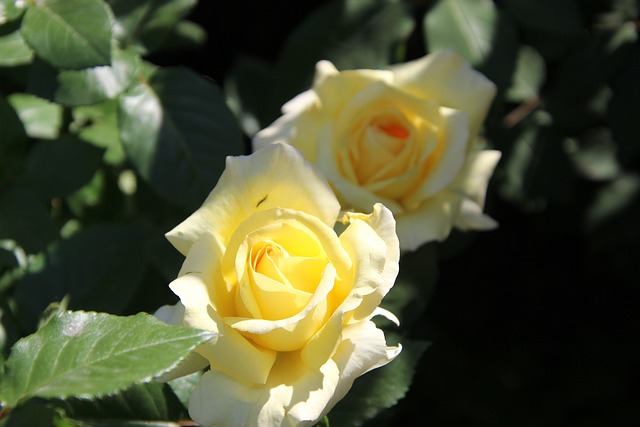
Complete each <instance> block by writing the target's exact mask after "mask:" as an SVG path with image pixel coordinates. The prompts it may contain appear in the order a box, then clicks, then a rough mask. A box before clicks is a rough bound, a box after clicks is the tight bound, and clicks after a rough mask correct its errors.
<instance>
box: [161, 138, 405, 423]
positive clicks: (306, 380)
mask: <svg viewBox="0 0 640 427" xmlns="http://www.w3.org/2000/svg"><path fill="white" fill-rule="evenodd" d="M339 211H340V205H339V203H338V201H337V199H336V197H335V195H334V193H333V191H332V190H331V187H330V186H329V184H328V183H327V181H326V179H325V178H324V177H323V176H322V175H320V173H319V172H318V171H317V170H316V169H315V168H314V167H313V166H312V165H311V164H309V163H308V162H306V161H305V160H304V159H303V158H302V156H301V155H300V153H298V152H297V150H295V149H294V148H292V147H290V146H287V145H284V144H274V145H271V146H270V147H267V148H265V149H264V150H260V151H259V152H257V153H254V154H252V155H250V156H241V157H228V158H227V164H226V169H225V171H224V173H223V174H222V176H221V177H220V180H219V182H218V184H217V185H216V187H215V188H214V189H213V191H212V192H211V194H210V195H209V197H208V198H207V199H206V201H205V202H204V204H203V205H202V207H200V208H199V209H198V210H197V211H196V212H195V213H193V214H192V215H191V216H190V217H189V218H187V219H186V220H185V221H184V222H182V223H181V224H180V225H178V226H177V227H176V228H175V229H173V230H172V231H171V232H169V233H168V234H167V237H168V239H169V241H170V242H171V243H172V244H173V245H174V246H175V247H176V248H177V249H178V250H179V251H180V252H182V253H183V254H184V255H185V256H186V259H185V261H184V264H183V267H182V269H181V271H180V272H179V276H178V278H177V279H176V280H174V281H173V282H172V283H171V285H170V287H171V289H172V291H173V292H174V293H176V295H178V296H179V297H180V302H179V303H178V304H177V305H175V306H164V307H162V308H161V309H160V310H158V312H157V313H156V316H157V317H159V318H160V319H162V320H164V321H166V322H168V323H182V324H184V325H186V326H191V327H195V328H200V329H204V330H208V331H214V332H216V333H217V338H216V339H214V340H211V341H210V342H207V343H206V344H204V345H202V346H200V347H198V348H197V349H196V351H195V353H193V355H192V357H191V358H190V359H188V360H187V362H185V363H184V364H183V365H182V366H180V367H179V368H178V369H177V370H176V371H175V372H173V373H171V375H170V376H169V377H165V378H164V379H165V380H167V379H169V378H171V377H175V376H179V375H183V374H186V373H188V372H192V371H195V370H198V369H201V368H203V367H205V366H206V365H209V366H210V370H209V371H207V372H206V373H205V374H204V375H203V376H202V378H201V381H200V383H199V385H198V386H197V387H196V389H195V391H194V392H193V394H192V395H191V398H190V402H189V413H190V415H191V416H192V417H193V418H194V419H195V420H196V421H198V422H199V423H202V424H204V425H216V426H238V427H239V426H297V425H311V424H313V423H314V422H316V421H317V420H318V419H320V418H321V417H322V416H323V415H324V414H326V413H327V412H328V411H329V410H330V409H331V408H332V407H333V405H335V403H337V401H338V400H340V399H341V398H342V397H343V396H344V395H345V394H346V392H347V391H348V390H349V388H350V387H351V385H352V383H353V381H354V379H355V378H357V377H358V376H360V375H362V374H364V373H365V372H367V371H369V370H371V369H373V368H376V367H379V366H382V365H384V364H386V363H388V362H389V361H391V360H392V359H393V358H394V357H395V356H396V355H397V354H398V353H399V352H400V346H397V347H388V346H387V345H386V343H385V337H384V334H383V332H382V331H381V330H380V329H378V328H376V326H375V324H374V323H373V322H372V321H371V318H372V317H373V316H375V315H378V314H382V315H385V316H387V317H388V318H390V319H391V320H395V317H394V316H393V315H392V314H391V313H388V312H386V311H385V310H383V309H381V308H379V307H378V305H379V303H380V301H381V300H382V297H383V296H384V295H385V294H386V293H387V292H388V291H389V289H390V288H391V287H392V285H393V283H394V280H395V277H396V275H397V273H398V260H399V256H400V250H399V245H398V239H397V236H396V233H395V221H394V219H393V216H392V214H391V212H390V211H389V210H388V209H386V208H385V207H384V206H382V205H380V204H377V205H375V207H374V209H373V213H372V214H370V215H365V214H356V213H353V214H347V215H346V216H345V218H344V221H345V222H346V223H348V226H347V227H346V229H345V230H344V231H343V232H342V233H341V234H340V235H339V236H338V235H337V234H336V232H335V231H334V229H333V226H334V224H335V223H336V220H337V219H338V215H339ZM396 321H397V320H396Z"/></svg>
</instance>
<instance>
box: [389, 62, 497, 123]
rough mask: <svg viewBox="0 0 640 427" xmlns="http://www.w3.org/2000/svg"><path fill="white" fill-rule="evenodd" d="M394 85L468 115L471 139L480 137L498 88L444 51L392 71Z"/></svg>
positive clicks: (468, 65)
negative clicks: (483, 123) (476, 136)
mask: <svg viewBox="0 0 640 427" xmlns="http://www.w3.org/2000/svg"><path fill="white" fill-rule="evenodd" d="M391 70H392V71H393V73H394V75H395V84H396V85H397V86H398V87H400V88H401V89H404V90H406V91H408V92H411V93H417V94H421V95H422V96H424V97H425V98H436V99H438V100H439V101H440V103H441V104H442V105H444V106H445V107H449V108H453V109H456V110H461V111H465V112H466V113H467V114H469V128H470V135H477V133H478V132H479V131H480V127H481V126H482V122H483V120H484V118H485V117H486V115H487V112H488V111H489V107H490V106H491V101H492V100H493V97H494V96H495V93H496V86H495V85H494V84H493V83H492V82H491V81H490V80H489V79H487V78H486V77H485V76H483V75H482V74H480V73H477V72H475V71H474V70H473V69H472V68H471V65H470V64H469V63H468V62H467V61H465V60H464V59H463V58H462V57H461V56H460V55H458V54H457V53H455V52H453V51H451V50H443V51H440V52H436V53H433V54H431V55H427V56H424V57H422V58H420V59H416V60H415V61H411V62H405V63H403V64H398V65H396V66H394V67H392V68H391Z"/></svg>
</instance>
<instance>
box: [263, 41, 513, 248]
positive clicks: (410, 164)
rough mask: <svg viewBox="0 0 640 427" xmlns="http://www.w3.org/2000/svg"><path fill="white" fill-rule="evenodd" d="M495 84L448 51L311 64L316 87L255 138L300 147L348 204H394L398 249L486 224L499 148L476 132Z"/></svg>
mask: <svg viewBox="0 0 640 427" xmlns="http://www.w3.org/2000/svg"><path fill="white" fill-rule="evenodd" d="M494 94H495V86H494V84H493V83H491V82H490V81H489V80H487V79H486V78H485V77H484V76H483V75H481V74H480V73H478V72H476V71H474V70H473V69H472V68H471V67H470V65H469V64H468V63H467V62H465V61H464V60H463V59H462V58H461V57H460V56H458V55H457V54H455V53H453V52H451V51H442V52H439V53H435V54H431V55H427V56H425V57H423V58H421V59H417V60H415V61H412V62H408V63H404V64H400V65H396V66H394V67H392V68H391V69H390V70H350V71H342V72H339V71H337V70H336V68H335V67H334V66H333V65H332V64H331V63H330V62H328V61H321V62H319V63H318V64H317V66H316V76H315V81H314V83H313V87H312V89H310V90H308V91H306V92H303V93H302V94H300V95H298V96H297V97H295V98H294V99H292V100H291V101H289V102H288V103H286V104H285V105H284V106H283V108H282V110H283V116H282V117H280V118H279V119H278V120H276V121H275V122H274V123H273V124H271V125H270V126H269V127H267V128H266V129H263V130H262V131H260V132H258V134H256V136H255V137H254V140H253V147H254V149H259V148H262V147H264V146H266V145H268V144H270V143H273V142H285V143H288V144H291V145H293V146H294V147H296V148H298V149H299V150H300V151H301V152H302V154H303V155H304V157H305V158H306V159H308V160H309V161H311V162H312V163H315V164H317V165H318V166H319V168H320V170H322V172H323V173H324V174H325V175H326V176H327V178H328V179H329V181H330V182H331V184H332V185H333V186H334V188H335V189H336V191H337V193H338V196H339V198H340V201H341V203H342V205H343V207H344V208H345V209H355V210H356V211H365V212H366V211H368V210H370V209H371V206H373V204H374V203H377V202H380V203H383V204H384V205H385V206H386V207H388V208H389V209H391V211H392V212H393V214H394V216H395V218H396V221H397V222H398V225H397V227H398V236H399V238H400V247H401V248H402V249H411V250H413V249H416V248H417V247H418V246H420V245H421V244H422V243H425V242H428V241H432V240H443V239H445V238H446V237H447V236H448V235H449V233H450V231H451V228H452V227H454V226H455V227H458V228H460V229H479V230H482V229H491V228H494V227H495V226H496V225H497V224H496V222H495V221H494V220H493V219H491V218H490V217H489V216H487V215H484V214H483V212H482V211H483V208H484V199H485V193H486V188H487V184H488V181H489V178H490V177H491V175H492V173H493V169H494V168H495V166H496V164H497V162H498V160H499V159H500V153H499V152H498V151H493V150H479V149H478V147H477V146H476V144H475V141H476V137H477V135H478V132H479V130H480V128H481V126H482V122H483V121H484V119H485V116H486V114H487V111H488V109H489V106H490V104H491V101H492V99H493V97H494Z"/></svg>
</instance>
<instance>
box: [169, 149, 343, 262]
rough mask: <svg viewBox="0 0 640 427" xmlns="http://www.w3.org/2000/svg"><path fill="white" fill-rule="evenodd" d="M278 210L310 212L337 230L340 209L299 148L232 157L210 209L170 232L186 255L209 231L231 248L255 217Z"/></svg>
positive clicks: (210, 200) (208, 203)
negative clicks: (239, 230)
mask: <svg viewBox="0 0 640 427" xmlns="http://www.w3.org/2000/svg"><path fill="white" fill-rule="evenodd" d="M275 207H282V208H290V209H294V210H299V211H302V212H306V213H308V214H310V215H312V216H314V217H317V218H319V219H320V220H321V221H323V222H324V223H325V224H327V225H329V226H333V224H334V223H335V221H336V218H337V216H338V213H339V211H340V205H339V203H338V201H337V199H336V197H335V195H334V193H333V191H332V190H331V187H330V186H329V184H328V183H327V181H326V179H325V177H324V176H323V175H322V174H321V173H320V172H319V171H318V170H317V169H316V168H315V167H313V166H312V165H311V164H310V163H308V162H306V161H305V160H304V159H303V157H302V155H301V154H300V153H299V152H298V151H297V150H296V149H295V148H293V147H291V146H288V145H286V144H271V145H269V146H267V147H265V148H264V149H262V150H258V151H256V152H255V153H253V154H251V155H250V156H238V157H227V165H226V169H225V171H224V172H223V173H222V176H221V177H220V180H219V181H218V184H217V185H216V187H215V188H214V189H213V191H212V192H211V194H209V196H208V197H207V199H206V200H205V202H204V204H203V205H202V206H201V207H200V208H199V209H198V210H197V211H196V212H194V213H193V214H192V215H191V216H190V217H189V218H187V219H186V220H185V221H183V222H182V223H181V224H179V225H178V226H177V227H176V228H174V229H173V230H171V231H170V232H169V233H167V238H168V239H169V241H170V242H171V243H172V244H173V245H174V246H175V247H176V249H178V250H179V251H180V252H182V253H183V254H185V255H186V254H187V253H188V251H189V248H190V247H191V245H192V244H193V242H194V241H195V240H196V239H197V238H198V237H199V236H200V235H201V234H202V233H204V232H207V231H208V232H211V233H212V234H213V235H214V236H215V238H216V239H217V240H218V241H219V242H220V244H221V246H223V247H224V246H226V245H227V243H228V241H229V239H230V238H231V235H232V234H233V232H234V231H235V230H236V228H237V227H238V226H239V225H240V223H242V222H243V221H244V220H245V219H247V218H248V217H249V216H251V215H252V214H253V213H255V212H258V211H263V210H267V209H272V208H275Z"/></svg>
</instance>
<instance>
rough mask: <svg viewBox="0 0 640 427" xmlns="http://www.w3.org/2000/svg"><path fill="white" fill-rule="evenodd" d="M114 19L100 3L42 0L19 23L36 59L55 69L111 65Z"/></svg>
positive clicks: (72, 0) (99, 0) (97, 1)
mask: <svg viewBox="0 0 640 427" xmlns="http://www.w3.org/2000/svg"><path fill="white" fill-rule="evenodd" d="M112 26H113V16H112V14H111V11H110V9H109V7H108V6H107V5H106V4H105V3H104V2H103V1H101V0H41V1H38V2H34V3H33V4H32V5H31V6H30V7H29V9H28V10H27V13H25V16H24V20H23V22H22V27H21V31H22V35H23V36H24V38H25V40H26V41H27V43H29V45H30V46H31V47H32V48H33V50H34V51H35V52H36V54H37V55H38V56H40V57H41V58H43V59H45V60H46V61H48V62H49V63H51V64H52V65H54V66H56V67H58V68H69V69H81V68H87V67H96V66H100V65H109V64H110V63H111V28H112Z"/></svg>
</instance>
